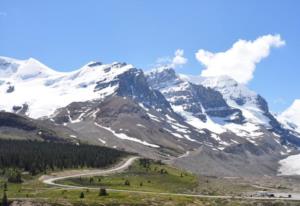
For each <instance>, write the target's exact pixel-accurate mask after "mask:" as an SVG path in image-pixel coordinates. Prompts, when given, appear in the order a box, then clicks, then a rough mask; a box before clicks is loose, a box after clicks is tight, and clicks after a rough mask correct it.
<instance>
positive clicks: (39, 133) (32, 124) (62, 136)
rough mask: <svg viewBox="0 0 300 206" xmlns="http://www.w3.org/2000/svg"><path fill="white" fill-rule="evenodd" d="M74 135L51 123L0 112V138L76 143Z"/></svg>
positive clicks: (64, 128) (72, 132)
mask: <svg viewBox="0 0 300 206" xmlns="http://www.w3.org/2000/svg"><path fill="white" fill-rule="evenodd" d="M75 134H76V133H75V132H74V131H72V130H70V129H68V128H66V127H61V126H59V125H54V124H53V123H51V122H47V121H42V120H34V119H31V118H29V117H24V116H20V115H17V114H13V113H8V112H0V138H3V139H20V140H40V141H51V142H73V143H78V141H77V140H76V139H75V138H76V135H75Z"/></svg>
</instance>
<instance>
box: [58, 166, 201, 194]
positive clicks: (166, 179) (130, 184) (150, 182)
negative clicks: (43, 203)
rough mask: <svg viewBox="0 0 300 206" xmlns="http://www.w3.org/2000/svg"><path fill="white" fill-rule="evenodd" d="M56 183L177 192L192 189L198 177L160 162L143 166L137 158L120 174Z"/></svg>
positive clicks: (196, 184)
mask: <svg viewBox="0 0 300 206" xmlns="http://www.w3.org/2000/svg"><path fill="white" fill-rule="evenodd" d="M58 183H63V184H69V185H80V186H89V187H99V188H100V187H105V188H113V189H122V190H140V191H153V192H175V193H176V192H177V193H178V192H191V191H193V190H194V189H195V188H196V187H197V186H198V178H197V176H195V175H193V174H191V173H187V172H184V171H182V170H179V169H176V168H173V167H170V166H168V165H164V164H160V163H155V162H151V163H150V164H149V166H147V167H145V166H143V165H142V164H140V162H139V160H137V161H135V162H134V164H133V165H132V166H130V167H129V168H128V169H127V170H126V171H125V172H123V173H121V174H114V175H110V176H98V177H81V178H74V179H68V180H62V181H59V182H58ZM126 183H127V184H126Z"/></svg>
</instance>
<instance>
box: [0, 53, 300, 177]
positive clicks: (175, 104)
mask: <svg viewBox="0 0 300 206" xmlns="http://www.w3.org/2000/svg"><path fill="white" fill-rule="evenodd" d="M195 79H197V81H195ZM0 96H1V102H0V111H1V110H4V111H8V112H14V113H17V114H21V115H27V116H29V117H32V118H38V119H40V120H43V121H46V122H47V121H48V122H49V123H51V124H53V123H54V124H56V125H57V126H65V127H67V128H68V129H70V130H71V131H74V133H75V134H76V141H84V142H88V143H91V144H98V145H105V146H108V147H113V148H119V149H124V150H127V151H131V152H137V153H140V154H141V155H144V156H147V157H153V158H160V159H166V160H168V161H172V162H173V163H174V164H176V165H178V166H181V167H184V168H187V169H190V170H192V171H195V172H199V173H207V174H211V172H212V171H208V170H207V169H209V168H210V167H213V168H214V172H216V173H217V174H218V175H219V174H220V175H231V174H236V173H240V172H241V171H244V172H246V173H247V172H250V173H253V174H254V171H253V168H256V169H257V170H258V173H270V172H274V171H276V167H277V166H278V165H277V162H278V160H279V159H280V158H281V156H282V155H287V154H288V153H289V152H291V151H293V150H295V148H296V147H298V146H299V145H300V139H299V137H298V136H297V134H295V133H292V132H291V131H290V130H289V129H292V128H291V127H288V126H287V124H285V128H284V127H282V125H281V124H280V123H279V122H278V121H277V120H276V118H275V117H274V116H273V115H272V114H271V113H270V112H269V109H268V105H267V102H266V101H265V100H264V99H263V98H262V97H261V96H260V95H258V94H256V93H255V92H253V91H251V90H249V89H248V88H247V87H246V86H245V85H241V84H238V83H237V82H236V81H234V80H232V79H230V78H228V77H210V78H202V79H200V80H199V78H192V77H189V76H186V75H179V74H176V72H175V71H174V70H173V69H172V68H169V67H162V68H158V69H155V70H153V71H151V72H147V73H146V74H145V73H144V72H143V70H141V69H137V68H135V67H134V66H133V65H130V64H126V63H118V62H115V63H112V64H102V63H100V62H90V63H88V64H86V65H84V66H83V67H82V68H79V69H77V70H75V71H72V72H57V71H55V70H52V69H50V68H48V67H47V66H45V65H43V64H42V63H40V62H38V61H37V60H34V59H32V58H31V59H28V60H16V59H12V58H7V57H0ZM288 125H289V124H288ZM224 159H226V160H227V161H225V162H226V164H225V163H224ZM208 162H210V164H209V166H208V165H207V163H208ZM212 162H213V163H212ZM259 162H260V163H262V164H258V163H259ZM237 167H238V168H239V170H237ZM215 168H217V170H216V169H215ZM211 169H212V168H211ZM206 170H207V171H206Z"/></svg>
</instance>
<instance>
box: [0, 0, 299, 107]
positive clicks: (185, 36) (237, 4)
mask: <svg viewBox="0 0 300 206" xmlns="http://www.w3.org/2000/svg"><path fill="white" fill-rule="evenodd" d="M299 28H300V1H293V0H290V1H288V0H285V1H279V0H264V1H263V0H251V1H250V0H248V1H240V0H226V1H225V0H223V1H221V0H218V1H216V0H207V1H205V0H187V1H179V0H178V1H175V0H164V1H159V0H151V1H150V0H148V1H143V0H127V1H125V0H110V1H101V0H94V1H92V0H84V1H83V0H78V1H71V0H51V1H38V0H36V1H33V0H26V1H22V0H19V1H17V0H1V1H0V55H1V56H9V57H15V58H20V59H25V58H28V57H34V58H36V59H38V60H40V61H41V62H43V63H44V64H46V65H48V66H50V67H51V68H55V69H57V70H61V71H69V70H74V69H77V68H79V67H81V66H82V65H84V64H86V63H87V62H89V61H92V60H99V61H102V62H106V63H110V62H112V61H125V62H128V63H132V64H134V65H135V66H136V67H138V68H146V69H149V68H150V67H151V65H153V64H155V62H156V60H157V59H158V58H165V57H170V58H172V56H173V55H174V52H175V51H176V50H177V49H182V50H184V56H185V58H187V59H188V61H187V63H186V64H184V65H182V66H181V67H180V68H177V70H178V72H180V73H187V74H194V75H200V73H201V71H203V69H204V67H203V65H201V63H200V62H199V61H197V59H196V58H195V53H196V52H197V51H198V50H199V49H204V50H207V51H211V52H223V51H226V50H228V49H230V48H231V47H232V45H233V44H234V43H235V42H236V41H237V40H238V39H244V40H255V39H257V38H258V37H260V36H263V35H267V34H272V35H275V34H280V35H281V39H282V40H284V41H285V43H286V44H285V46H281V47H280V48H273V49H271V51H270V54H269V56H268V57H266V58H264V59H263V60H262V61H261V62H260V63H258V64H256V67H255V72H254V78H253V79H252V80H251V81H249V82H248V86H249V87H250V88H251V89H253V90H255V91H256V92H258V93H260V94H261V95H262V96H264V97H265V98H266V99H267V100H268V102H269V104H270V108H271V110H272V111H275V112H280V111H282V110H283V109H285V108H286V107H288V106H289V105H290V104H291V103H292V102H293V100H294V99H299V98H300V92H299V91H300V83H299V77H300V60H299V59H300V58H299V57H300V55H299V54H300V53H299V48H300V40H299V37H300V29H299Z"/></svg>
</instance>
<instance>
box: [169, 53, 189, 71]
mask: <svg viewBox="0 0 300 206" xmlns="http://www.w3.org/2000/svg"><path fill="white" fill-rule="evenodd" d="M174 55H175V56H174V57H173V59H172V66H173V67H174V68H175V67H178V66H182V65H184V64H186V63H187V61H188V60H187V58H185V57H184V51H183V49H177V50H176V51H175V53H174Z"/></svg>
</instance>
